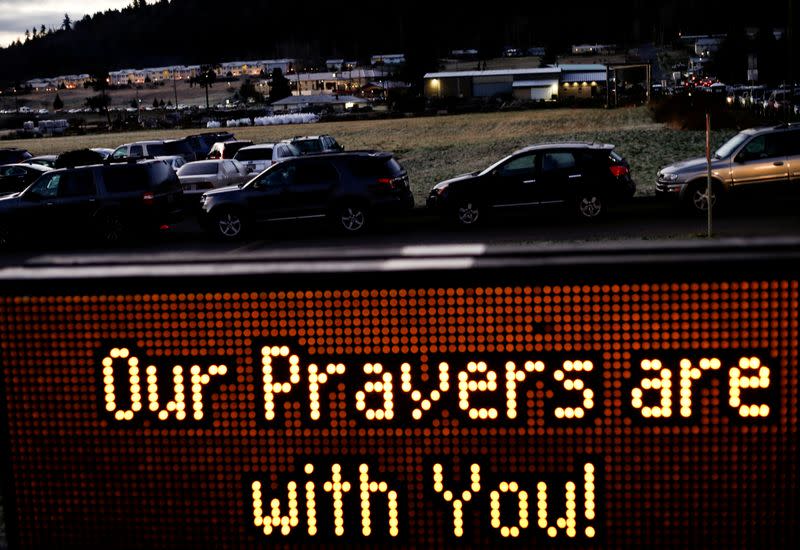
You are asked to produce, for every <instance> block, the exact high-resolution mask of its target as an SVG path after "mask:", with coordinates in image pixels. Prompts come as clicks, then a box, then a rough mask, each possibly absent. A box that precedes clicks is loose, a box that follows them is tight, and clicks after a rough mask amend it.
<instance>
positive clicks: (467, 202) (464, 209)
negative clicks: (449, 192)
mask: <svg viewBox="0 0 800 550" xmlns="http://www.w3.org/2000/svg"><path fill="white" fill-rule="evenodd" d="M484 212H485V210H484V208H483V206H482V205H481V204H480V203H478V201H476V200H474V199H462V200H460V201H458V202H457V203H456V205H455V207H454V208H453V219H454V221H455V222H456V224H457V225H458V226H459V227H474V226H476V225H478V224H479V223H481V222H483V220H484Z"/></svg>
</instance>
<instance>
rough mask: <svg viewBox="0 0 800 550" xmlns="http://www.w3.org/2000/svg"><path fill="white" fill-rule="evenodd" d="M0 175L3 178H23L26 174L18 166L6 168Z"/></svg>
mask: <svg viewBox="0 0 800 550" xmlns="http://www.w3.org/2000/svg"><path fill="white" fill-rule="evenodd" d="M0 173H2V175H4V176H11V177H16V176H24V175H25V174H26V172H25V169H24V168H20V167H19V166H9V167H6V168H4V169H3V171H2V172H0Z"/></svg>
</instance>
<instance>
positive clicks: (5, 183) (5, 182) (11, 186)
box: [0, 166, 27, 193]
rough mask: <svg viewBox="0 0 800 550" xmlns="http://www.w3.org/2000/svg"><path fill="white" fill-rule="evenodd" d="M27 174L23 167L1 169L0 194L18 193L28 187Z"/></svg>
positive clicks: (4, 167)
mask: <svg viewBox="0 0 800 550" xmlns="http://www.w3.org/2000/svg"><path fill="white" fill-rule="evenodd" d="M26 177H27V172H26V171H25V169H24V168H22V167H21V166H3V167H2V168H0V193H16V192H17V191H22V190H23V189H25V187H27V185H26V183H27V181H26Z"/></svg>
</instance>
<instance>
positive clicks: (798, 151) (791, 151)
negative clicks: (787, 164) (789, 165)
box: [783, 130, 800, 157]
mask: <svg viewBox="0 0 800 550" xmlns="http://www.w3.org/2000/svg"><path fill="white" fill-rule="evenodd" d="M783 140H784V150H785V151H786V154H787V155H791V156H793V157H796V156H800V131H798V130H794V131H791V132H784V133H783Z"/></svg>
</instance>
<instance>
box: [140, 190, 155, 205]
mask: <svg viewBox="0 0 800 550" xmlns="http://www.w3.org/2000/svg"><path fill="white" fill-rule="evenodd" d="M155 200H156V197H155V195H153V194H152V193H149V192H148V193H145V194H144V195H142V202H143V203H145V204H146V205H147V206H152V205H153V203H154V202H155Z"/></svg>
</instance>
